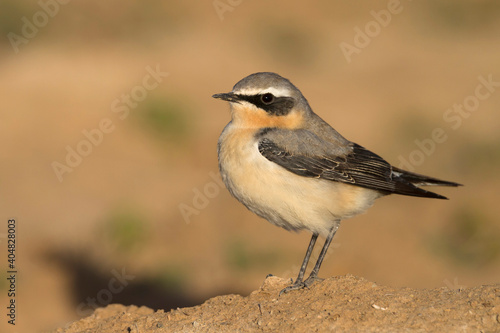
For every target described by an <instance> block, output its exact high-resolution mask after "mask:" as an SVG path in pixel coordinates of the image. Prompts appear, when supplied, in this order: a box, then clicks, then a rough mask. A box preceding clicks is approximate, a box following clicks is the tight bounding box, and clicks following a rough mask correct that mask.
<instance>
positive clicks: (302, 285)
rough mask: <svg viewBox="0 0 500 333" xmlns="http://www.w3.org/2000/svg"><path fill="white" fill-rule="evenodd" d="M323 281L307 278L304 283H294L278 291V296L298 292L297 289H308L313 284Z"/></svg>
mask: <svg viewBox="0 0 500 333" xmlns="http://www.w3.org/2000/svg"><path fill="white" fill-rule="evenodd" d="M323 280H324V279H322V278H319V277H317V276H309V277H308V278H307V279H306V280H305V281H295V283H294V284H292V285H291V286H288V287H286V288H284V289H282V290H281V291H280V294H279V296H281V295H282V294H286V293H287V292H289V291H292V290H299V289H304V288H309V287H310V286H312V285H313V284H314V283H315V282H320V281H323Z"/></svg>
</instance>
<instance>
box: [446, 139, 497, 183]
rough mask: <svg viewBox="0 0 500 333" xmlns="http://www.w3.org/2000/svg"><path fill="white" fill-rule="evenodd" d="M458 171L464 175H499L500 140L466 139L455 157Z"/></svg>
mask: <svg viewBox="0 0 500 333" xmlns="http://www.w3.org/2000/svg"><path fill="white" fill-rule="evenodd" d="M454 159H455V165H457V169H460V170H461V171H462V172H463V173H477V172H490V173H495V174H496V173H497V172H498V168H499V167H500V138H495V139H491V140H478V139H476V138H465V139H464V140H463V142H462V143H461V144H460V145H459V147H458V148H457V153H456V155H455V157H454Z"/></svg>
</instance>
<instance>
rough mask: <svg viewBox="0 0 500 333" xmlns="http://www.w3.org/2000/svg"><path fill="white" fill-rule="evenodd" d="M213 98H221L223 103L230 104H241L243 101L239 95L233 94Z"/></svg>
mask: <svg viewBox="0 0 500 333" xmlns="http://www.w3.org/2000/svg"><path fill="white" fill-rule="evenodd" d="M212 97H213V98H219V99H222V100H223V101H228V102H232V103H239V102H240V100H241V99H240V97H239V96H238V95H236V94H233V93H232V92H228V93H223V94H215V95H213V96H212Z"/></svg>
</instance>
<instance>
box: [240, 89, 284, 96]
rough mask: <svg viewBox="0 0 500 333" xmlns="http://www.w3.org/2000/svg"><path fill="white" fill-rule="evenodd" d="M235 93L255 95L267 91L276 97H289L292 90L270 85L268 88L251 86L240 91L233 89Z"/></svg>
mask: <svg viewBox="0 0 500 333" xmlns="http://www.w3.org/2000/svg"><path fill="white" fill-rule="evenodd" d="M233 93H235V94H240V95H246V96H254V95H263V94H267V93H271V94H273V95H274V96H276V97H289V96H290V95H291V94H290V90H288V89H286V88H285V89H279V88H274V87H269V88H267V89H264V90H262V89H257V88H250V89H243V90H238V91H233Z"/></svg>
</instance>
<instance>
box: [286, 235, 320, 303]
mask: <svg viewBox="0 0 500 333" xmlns="http://www.w3.org/2000/svg"><path fill="white" fill-rule="evenodd" d="M316 239H318V235H317V234H313V235H312V237H311V241H310V242H309V246H308V247H307V252H306V256H305V257H304V261H303V262H302V266H301V267H300V271H299V275H298V276H297V280H295V282H294V284H292V285H291V286H288V287H286V288H285V289H283V290H281V291H280V296H281V294H283V293H287V292H289V291H290V290H295V289H301V288H304V283H303V282H302V279H303V278H304V273H305V272H306V268H307V264H308V263H309V258H311V253H312V251H313V249H314V244H316Z"/></svg>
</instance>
